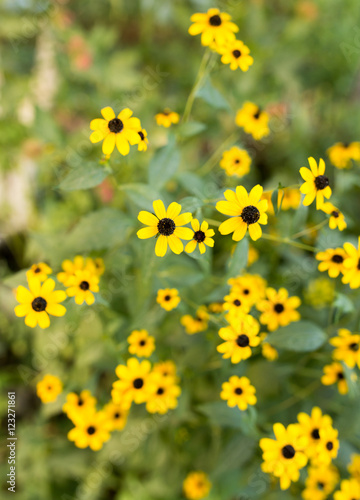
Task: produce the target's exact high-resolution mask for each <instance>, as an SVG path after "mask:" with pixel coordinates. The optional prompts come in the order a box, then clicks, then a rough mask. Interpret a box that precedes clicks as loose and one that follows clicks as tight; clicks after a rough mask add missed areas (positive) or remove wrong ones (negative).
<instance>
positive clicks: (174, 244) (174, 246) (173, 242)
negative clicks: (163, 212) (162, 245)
mask: <svg viewBox="0 0 360 500" xmlns="http://www.w3.org/2000/svg"><path fill="white" fill-rule="evenodd" d="M168 243H169V247H170V249H171V250H172V251H173V252H174V253H176V254H180V253H181V252H182V251H183V250H184V245H183V243H182V241H181V240H180V239H179V238H178V237H177V236H175V235H174V234H172V235H171V236H168Z"/></svg>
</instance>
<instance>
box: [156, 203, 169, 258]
mask: <svg viewBox="0 0 360 500" xmlns="http://www.w3.org/2000/svg"><path fill="white" fill-rule="evenodd" d="M164 210H165V208H164ZM166 250H167V238H166V236H163V235H160V236H159V237H158V239H157V242H156V245H155V254H156V255H157V256H158V257H164V255H165V254H166Z"/></svg>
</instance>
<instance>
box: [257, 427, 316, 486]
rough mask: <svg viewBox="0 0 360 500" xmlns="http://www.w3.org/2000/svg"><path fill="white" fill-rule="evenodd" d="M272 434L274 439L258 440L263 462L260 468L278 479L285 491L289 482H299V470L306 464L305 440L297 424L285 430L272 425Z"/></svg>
mask: <svg viewBox="0 0 360 500" xmlns="http://www.w3.org/2000/svg"><path fill="white" fill-rule="evenodd" d="M274 434H275V438H276V439H270V438H262V439H260V448H261V449H262V451H263V460H264V462H263V463H262V464H261V468H262V470H263V471H264V472H267V473H272V474H274V476H275V477H278V478H280V488H281V489H282V490H286V489H287V488H289V486H290V484H291V481H294V482H296V481H298V480H299V477H300V472H299V470H300V469H302V468H303V467H305V465H306V464H307V461H308V459H307V456H306V455H305V453H304V450H305V448H306V445H307V440H306V437H305V436H304V435H303V434H302V432H301V427H300V426H299V425H298V424H290V425H289V426H288V427H287V428H285V427H284V426H283V425H282V424H280V423H277V424H274Z"/></svg>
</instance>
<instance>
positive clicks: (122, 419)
mask: <svg viewBox="0 0 360 500" xmlns="http://www.w3.org/2000/svg"><path fill="white" fill-rule="evenodd" d="M103 411H104V413H105V415H106V418H107V421H108V423H109V431H121V430H123V429H124V427H125V425H126V422H127V417H128V413H129V410H126V409H125V408H124V407H123V406H122V405H121V404H115V403H113V402H112V401H110V403H108V404H107V405H105V406H104V409H103Z"/></svg>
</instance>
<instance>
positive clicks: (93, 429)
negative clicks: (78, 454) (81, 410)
mask: <svg viewBox="0 0 360 500" xmlns="http://www.w3.org/2000/svg"><path fill="white" fill-rule="evenodd" d="M74 424H75V427H74V428H73V429H71V431H70V432H69V433H68V439H69V441H73V442H74V443H75V446H77V447H78V448H87V447H89V448H91V449H92V450H93V451H98V450H100V449H101V448H102V447H103V444H104V443H106V441H108V440H109V439H110V428H111V424H110V422H109V419H108V418H107V415H106V414H105V412H103V411H98V412H92V413H87V414H85V415H83V416H82V418H79V419H76V420H75V421H74Z"/></svg>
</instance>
